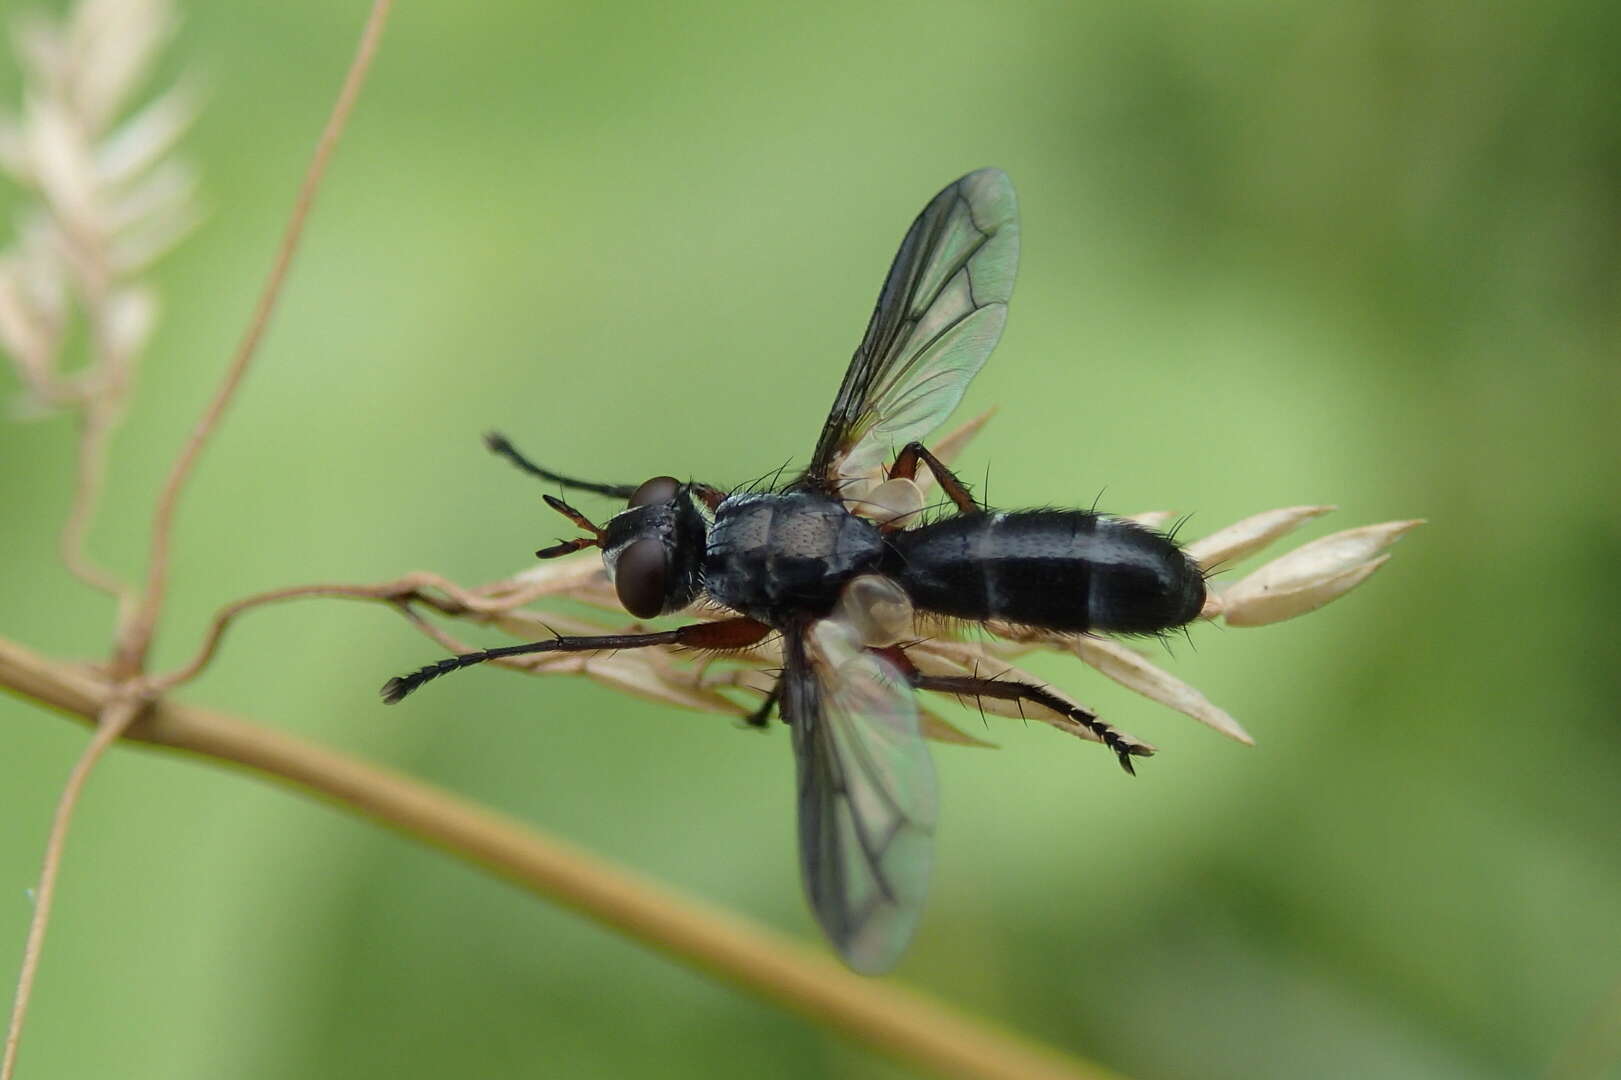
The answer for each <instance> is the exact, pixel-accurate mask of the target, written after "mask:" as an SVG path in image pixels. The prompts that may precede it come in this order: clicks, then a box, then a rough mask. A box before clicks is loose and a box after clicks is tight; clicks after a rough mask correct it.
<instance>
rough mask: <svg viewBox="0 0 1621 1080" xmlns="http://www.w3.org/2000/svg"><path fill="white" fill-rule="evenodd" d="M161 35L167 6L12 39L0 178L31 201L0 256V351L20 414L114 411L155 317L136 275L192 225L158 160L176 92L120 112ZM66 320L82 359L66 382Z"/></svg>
mask: <svg viewBox="0 0 1621 1080" xmlns="http://www.w3.org/2000/svg"><path fill="white" fill-rule="evenodd" d="M174 25H175V20H174V16H173V12H172V9H171V6H170V4H169V3H168V0H82V2H81V3H79V4H77V5H76V6H74V7H73V9H72V10H71V11H70V12H69V13H68V14H66V15H65V16H63V17H62V18H60V19H53V18H50V17H48V16H46V15H43V14H39V13H32V14H30V15H28V16H26V17H23V18H20V19H18V20H17V23H16V25H15V27H14V28H13V29H14V33H15V37H16V47H17V52H18V55H19V57H20V58H21V60H22V64H23V77H24V86H25V94H24V99H23V103H22V107H21V109H20V111H17V112H3V113H0V170H3V171H4V172H5V173H6V174H7V175H8V176H9V177H10V178H11V179H12V180H14V181H15V182H16V183H17V184H18V185H20V186H21V187H23V188H24V189H25V190H27V191H29V192H31V193H32V195H33V202H32V204H31V205H28V206H25V208H24V211H23V214H22V216H21V220H20V222H19V225H18V230H17V237H16V239H15V241H14V242H13V243H12V244H11V245H10V246H9V247H8V248H6V249H5V250H4V251H0V350H4V351H5V352H6V353H7V354H8V355H9V356H10V357H11V358H12V360H13V362H14V363H15V365H16V367H17V370H18V372H19V374H20V375H21V377H22V381H23V385H24V387H25V397H24V399H23V402H22V411H23V412H24V413H25V414H34V415H37V414H39V413H42V412H47V411H52V410H55V409H59V408H63V407H74V406H78V407H85V408H89V407H90V406H91V404H92V403H95V404H97V405H100V406H102V407H106V406H110V405H112V404H114V403H116V402H117V401H118V400H121V399H122V396H123V394H124V392H125V390H126V388H127V387H128V384H129V377H130V373H131V371H132V369H133V366H134V364H135V361H136V359H137V357H138V356H139V354H140V352H141V350H142V348H143V347H144V346H145V345H146V342H147V339H148V337H149V335H150V334H151V331H152V327H153V323H154V318H155V314H156V300H155V297H154V296H153V293H152V291H151V289H150V288H149V287H148V286H147V285H145V284H144V283H143V282H142V281H141V275H142V274H143V273H144V272H145V271H146V270H147V269H148V268H149V267H150V266H151V264H152V262H153V260H155V259H156V258H157V257H158V256H160V255H162V254H163V253H164V252H166V251H168V250H169V249H170V248H171V247H173V246H174V244H175V243H176V242H177V241H179V240H180V239H181V237H183V236H184V235H185V234H186V233H187V232H188V231H189V230H190V229H191V228H192V226H193V225H195V224H196V222H197V220H198V212H197V209H196V205H195V201H196V178H195V176H194V174H193V172H192V171H191V169H189V168H188V167H187V166H185V165H184V164H182V163H180V162H178V161H176V160H174V159H173V158H172V157H171V156H170V151H171V150H172V149H173V148H174V145H175V143H176V141H177V140H178V139H179V137H180V135H181V134H182V133H183V132H184V131H185V130H186V127H187V126H188V125H189V124H190V122H191V119H192V116H193V112H194V108H193V95H192V94H191V92H190V91H189V89H188V88H186V87H183V86H182V87H176V88H173V89H170V90H168V91H167V92H165V93H162V94H160V95H158V96H157V97H156V98H154V99H153V100H151V101H150V102H148V103H147V104H145V105H144V106H142V107H140V108H139V109H136V110H135V111H133V112H132V113H131V112H129V109H128V105H129V103H130V101H131V100H132V98H133V97H134V94H135V92H136V91H137V90H138V89H139V87H140V85H141V83H142V82H143V81H144V80H145V78H146V75H147V74H148V72H149V71H150V68H151V65H152V62H153V60H154V59H155V57H156V55H157V52H158V50H159V49H160V48H161V47H162V45H163V44H164V43H165V42H166V41H167V40H168V38H169V37H170V35H171V34H172V32H173V29H174ZM126 113H128V115H127V116H126ZM75 314H78V315H79V316H81V317H82V318H83V319H84V320H85V323H86V326H87V330H88V340H89V352H90V355H89V358H88V361H87V362H86V363H85V364H84V365H83V366H82V368H81V369H80V370H79V371H77V372H76V373H73V374H69V373H68V372H67V371H66V370H65V369H64V357H63V347H64V343H65V341H66V339H67V337H68V334H69V330H70V329H71V325H70V321H71V319H72V318H73V317H74V316H75Z"/></svg>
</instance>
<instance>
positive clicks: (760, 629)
mask: <svg viewBox="0 0 1621 1080" xmlns="http://www.w3.org/2000/svg"><path fill="white" fill-rule="evenodd" d="M770 632H771V628H770V627H769V626H767V625H765V623H761V622H755V621H754V620H753V619H745V618H736V619H721V620H719V621H717V622H707V623H694V624H693V625H691V626H678V627H676V628H675V629H674V630H661V631H659V632H657V633H653V634H604V635H601V636H598V637H554V638H550V639H548V640H546V641H531V642H529V643H527V644H524V645H504V646H502V647H501V648H499V649H482V650H480V651H478V652H470V653H463V654H462V655H460V656H448V657H446V658H445V659H443V660H440V661H437V662H435V663H432V664H427V665H424V666H423V667H420V668H418V669H417V670H415V671H413V672H411V674H409V675H400V676H398V677H396V678H393V679H390V680H388V682H386V683H384V684H383V689H382V690H381V693H382V695H383V701H384V702H386V703H387V704H389V705H393V704H394V703H395V702H397V701H399V700H400V699H402V698H404V697H405V696H406V695H407V694H409V693H411V692H412V691H413V690H415V689H416V688H417V687H419V686H421V685H422V684H423V683H425V682H428V681H430V680H432V679H437V678H438V677H439V676H441V675H448V674H450V673H451V672H452V671H460V670H461V669H462V668H464V667H471V666H473V665H474V664H482V663H484V662H485V661H486V660H497V659H500V658H501V657H505V656H529V655H531V654H534V653H549V652H601V651H603V650H608V649H645V648H647V647H649V646H652V645H676V646H681V647H684V648H688V649H746V648H748V647H749V646H750V645H754V644H756V643H757V642H759V641H760V640H761V639H763V638H764V637H765V636H766V635H767V634H769V633H770Z"/></svg>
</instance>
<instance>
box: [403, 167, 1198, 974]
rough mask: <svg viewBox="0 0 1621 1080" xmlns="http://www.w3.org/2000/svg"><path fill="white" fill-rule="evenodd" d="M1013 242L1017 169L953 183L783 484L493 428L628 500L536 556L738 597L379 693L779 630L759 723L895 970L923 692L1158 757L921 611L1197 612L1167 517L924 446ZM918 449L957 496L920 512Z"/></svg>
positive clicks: (1037, 622)
mask: <svg viewBox="0 0 1621 1080" xmlns="http://www.w3.org/2000/svg"><path fill="white" fill-rule="evenodd" d="M1018 257H1019V226H1018V212H1017V208H1016V205H1015V202H1014V196H1013V187H1012V185H1011V184H1010V183H1009V181H1008V178H1007V176H1006V175H1005V174H1003V173H1002V172H1000V171H999V170H996V169H981V170H980V171H978V172H974V173H969V174H968V175H967V176H964V177H962V178H961V179H960V180H958V181H956V182H955V183H953V184H951V185H950V186H949V187H947V188H946V189H945V190H944V191H942V192H940V193H939V194H938V195H936V196H935V197H934V198H933V200H931V201H930V202H929V205H928V206H926V207H925V208H924V209H923V212H922V213H921V214H919V215H918V217H917V220H916V221H914V222H913V223H912V227H911V229H909V230H908V231H907V233H906V237H905V239H903V240H902V241H901V247H900V251H899V252H898V253H897V254H896V256H895V261H894V264H893V265H892V266H891V267H890V269H889V276H888V277H887V278H886V279H885V280H884V285H883V290H882V291H881V292H880V293H879V295H878V304H877V307H876V308H875V309H874V311H873V314H872V320H871V321H870V322H869V323H868V325H867V332H866V335H865V336H864V337H863V338H862V340H861V345H860V347H859V348H858V349H857V350H856V353H855V358H854V359H853V360H852V361H851V363H850V368H849V370H848V371H846V372H845V375H844V383H843V384H842V385H841V386H840V387H839V392H838V396H837V397H836V398H835V399H834V402H833V411H832V412H831V413H830V414H829V416H828V418H827V422H826V424H825V425H824V426H823V428H822V434H821V437H820V438H819V439H818V440H817V443H816V450H815V452H814V453H813V454H812V456H811V461H810V465H809V467H808V468H807V469H806V470H805V472H804V473H803V474H801V475H800V476H798V477H797V478H796V479H794V480H793V481H792V482H791V483H789V484H788V485H787V486H786V487H784V488H783V489H781V490H778V491H771V492H747V493H736V494H727V493H726V492H723V491H721V490H720V489H718V488H714V487H710V486H709V485H707V484H699V483H681V482H680V481H678V480H676V479H674V478H673V477H669V476H656V477H654V478H653V479H651V480H648V481H647V482H646V483H644V484H641V485H640V486H633V485H629V484H599V483H590V482H586V481H582V480H575V479H571V478H569V477H566V476H562V475H559V474H557V473H554V472H551V471H550V470H547V469H543V468H541V467H539V466H537V465H535V464H533V463H531V462H530V461H528V460H527V459H526V458H524V457H523V456H522V455H521V454H520V453H518V451H517V450H516V449H515V448H514V447H513V446H512V445H511V444H510V443H508V442H507V441H506V439H504V438H502V437H500V436H498V435H492V436H490V437H489V440H488V442H489V446H490V449H491V450H493V451H495V452H496V453H498V454H501V455H502V456H504V457H506V458H508V459H510V460H511V461H512V462H514V463H515V464H516V465H518V466H519V467H520V468H522V469H524V470H525V471H527V472H530V473H532V474H534V475H536V476H538V477H540V478H542V479H544V480H547V481H548V482H551V483H554V484H559V485H561V486H563V487H565V488H575V489H577V490H581V491H588V492H595V493H597V494H600V495H607V496H611V497H614V498H620V499H625V500H627V508H626V509H625V510H622V511H620V512H619V513H618V514H615V515H614V516H613V517H611V518H609V519H608V521H607V523H606V524H605V525H603V526H601V527H598V526H597V525H595V524H593V523H592V522H591V521H590V520H589V519H587V518H586V517H585V515H583V514H581V513H580V512H579V511H578V510H575V509H574V508H573V507H572V506H569V505H568V504H567V503H565V502H563V501H562V500H561V499H557V498H554V497H552V496H549V495H548V496H547V497H546V501H547V503H549V504H550V505H551V506H552V508H553V509H555V510H557V511H558V512H559V513H561V514H563V515H564V516H565V517H567V518H568V519H569V520H570V521H572V522H573V523H574V524H575V525H577V526H578V527H579V528H580V529H581V530H582V531H583V532H585V533H586V534H587V535H586V536H583V537H581V538H579V539H575V540H565V541H562V542H560V543H558V544H556V545H554V546H552V547H549V548H545V549H543V550H541V551H539V552H536V554H537V555H539V556H540V557H541V558H543V559H545V558H553V557H555V556H558V555H564V554H567V553H568V552H571V551H578V550H580V549H581V548H586V547H596V548H600V549H601V550H602V557H603V562H604V563H605V564H606V565H607V570H608V574H609V576H610V577H611V578H612V579H613V582H614V586H615V590H616V591H617V593H618V596H619V599H620V602H621V603H623V604H624V606H625V610H627V611H628V612H630V613H631V614H632V615H634V616H636V617H637V618H643V619H645V618H651V617H653V616H656V615H666V614H670V613H672V612H677V611H680V610H682V609H683V608H686V607H688V606H689V605H691V604H693V603H694V602H695V601H698V600H700V599H703V600H705V601H707V602H709V603H711V604H714V605H718V606H720V607H722V608H725V609H727V610H729V611H730V612H733V613H735V614H733V616H732V617H729V618H723V619H720V620H717V621H713V622H704V623H698V624H694V625H690V626H682V627H678V628H676V629H673V630H664V631H659V632H656V633H645V634H619V635H609V636H603V637H558V638H553V639H550V640H548V641H538V642H533V643H531V644H525V645H511V646H507V647H505V648H498V649H488V650H485V651H482V652H475V653H468V654H466V655H463V656H455V657H449V658H447V659H444V660H441V661H439V662H438V663H435V664H429V665H428V666H426V667H424V668H421V669H420V670H418V671H416V672H414V673H412V674H410V675H405V676H401V677H400V678H396V679H390V680H389V681H388V683H387V684H386V685H385V686H384V687H383V691H382V693H383V698H384V700H386V701H388V702H390V703H393V702H397V701H399V700H400V699H401V698H403V697H405V696H406V695H407V694H409V693H411V691H413V690H415V689H416V688H417V687H419V686H421V685H422V684H423V683H425V682H427V681H428V680H430V679H434V678H437V677H438V676H440V675H444V674H446V673H447V672H451V671H455V670H457V669H459V668H463V667H467V666H469V665H472V664H478V663H482V662H483V661H485V660H491V659H494V658H496V657H502V656H521V655H527V654H531V653H543V652H578V651H588V650H600V649H632V648H640V647H646V646H653V645H677V646H686V647H689V648H697V649H720V650H723V649H741V648H747V647H749V646H752V645H755V644H757V643H758V642H760V641H761V640H763V639H764V638H765V637H766V636H767V635H768V634H770V633H773V632H775V633H779V634H781V636H782V651H783V669H782V676H781V679H780V680H779V682H778V683H777V686H776V688H775V689H774V690H773V691H772V693H771V695H770V696H769V697H768V698H767V699H766V701H765V702H764V704H763V705H762V706H761V708H760V709H759V710H758V711H757V712H756V713H755V716H754V718H753V719H754V722H756V723H759V724H764V723H765V722H766V720H767V718H768V716H769V713H770V709H771V707H772V705H773V704H776V705H778V706H780V708H781V710H782V716H783V719H784V720H785V721H786V722H787V724H788V726H789V727H790V729H791V730H792V733H793V745H794V756H795V758H796V760H797V762H798V772H799V851H800V867H801V869H802V871H803V876H804V883H805V891H806V893H807V894H808V896H809V898H810V904H811V907H812V909H814V911H815V913H816V917H817V919H818V920H819V921H820V922H821V924H822V928H823V929H824V930H825V931H826V932H827V935H828V937H829V938H830V939H832V941H833V944H834V945H836V946H837V947H838V950H839V952H840V953H841V954H842V955H843V956H844V959H845V960H846V961H847V962H848V963H849V964H850V966H851V967H853V968H855V969H856V970H857V971H862V972H867V973H876V972H882V971H885V970H888V969H889V968H890V967H891V966H893V965H894V963H895V961H896V960H897V959H898V958H899V956H900V954H901V951H902V950H903V949H904V948H905V946H906V944H907V942H908V941H909V940H910V939H911V937H912V933H913V931H914V930H915V929H916V927H917V922H918V916H919V914H920V913H921V911H922V907H923V897H924V893H925V891H926V889H927V886H928V877H929V867H930V861H931V848H932V843H933V836H934V828H935V820H936V797H935V780H934V767H933V765H932V764H931V762H930V760H929V756H928V752H927V749H926V747H925V744H924V741H923V736H922V735H921V733H920V731H919V726H918V711H917V706H916V704H915V702H914V701H913V697H912V691H913V690H914V689H923V690H935V691H940V692H943V693H949V694H954V695H959V696H963V697H975V696H979V697H989V698H1001V699H1007V700H1014V701H1021V702H1022V701H1029V702H1033V703H1037V704H1040V705H1044V706H1046V707H1048V708H1052V709H1056V710H1057V711H1059V712H1060V713H1063V714H1065V715H1067V716H1069V717H1070V718H1071V719H1073V720H1075V721H1076V722H1077V723H1079V724H1081V725H1083V726H1085V727H1086V728H1087V729H1089V730H1090V731H1092V732H1093V733H1094V734H1095V735H1097V736H1098V737H1099V738H1100V739H1101V740H1102V741H1103V742H1104V743H1105V744H1107V745H1108V746H1109V747H1110V748H1111V749H1112V750H1114V752H1115V754H1116V755H1117V757H1118V758H1119V761H1120V764H1121V765H1122V766H1123V767H1124V768H1125V769H1126V771H1128V772H1131V771H1132V765H1131V756H1132V755H1133V754H1146V753H1147V751H1146V749H1145V748H1144V747H1142V746H1139V745H1137V744H1134V743H1132V742H1130V741H1128V740H1125V739H1123V738H1121V736H1120V735H1119V734H1118V733H1117V732H1116V731H1115V730H1114V729H1113V728H1111V727H1110V726H1109V725H1107V724H1105V723H1103V722H1102V721H1100V720H1099V719H1098V718H1097V717H1096V716H1094V715H1093V714H1091V713H1090V712H1087V711H1086V710H1084V709H1080V708H1079V707H1077V706H1075V705H1072V704H1070V703H1068V702H1066V701H1064V700H1062V699H1061V698H1059V697H1058V696H1056V695H1054V694H1052V693H1051V692H1050V691H1048V690H1046V689H1045V688H1043V687H1040V686H1036V685H1033V684H1028V683H1021V682H1010V681H1004V680H998V679H993V678H981V677H977V676H966V675H963V676H946V675H930V674H926V673H924V672H922V671H919V670H918V669H917V667H915V666H914V665H913V664H912V663H911V662H910V661H909V660H908V659H907V655H906V651H905V648H904V645H903V643H904V642H907V641H909V640H913V637H912V635H913V629H912V622H913V620H912V616H913V613H914V612H926V613H929V614H932V615H941V616H949V617H955V618H958V619H968V620H976V621H983V620H990V619H995V620H1001V621H1004V622H1009V623H1015V624H1020V625H1024V626H1028V627H1034V628H1038V629H1042V630H1047V631H1053V632H1060V633H1076V634H1079V633H1085V632H1087V631H1104V632H1113V633H1128V634H1142V633H1156V632H1160V631H1164V630H1169V629H1172V628H1175V627H1178V626H1182V625H1184V624H1186V623H1188V622H1190V621H1191V620H1192V619H1194V618H1195V617H1196V616H1197V615H1198V614H1199V611H1200V609H1201V607H1202V606H1203V604H1204V599H1205V587H1204V578H1203V576H1202V574H1201V573H1200V571H1199V568H1198V567H1197V566H1196V565H1195V564H1194V563H1193V561H1192V560H1191V559H1189V558H1188V557H1187V556H1186V555H1185V554H1184V553H1183V552H1182V551H1181V549H1179V548H1178V547H1177V546H1176V545H1175V544H1174V543H1172V542H1171V541H1170V540H1169V539H1168V538H1166V537H1165V536H1163V535H1161V534H1160V533H1157V532H1154V531H1152V530H1149V529H1146V528H1143V527H1141V526H1139V525H1136V524H1134V523H1132V522H1130V521H1126V520H1122V519H1120V518H1114V517H1110V516H1108V515H1105V514H1099V513H1095V512H1093V511H1090V510H1019V511H1008V512H1003V511H991V510H988V509H986V508H984V507H982V506H980V505H979V504H978V503H977V502H976V501H975V500H974V498H973V496H972V495H971V494H970V493H969V492H968V490H967V488H965V487H964V486H963V484H962V483H961V482H960V481H959V480H958V479H957V478H956V476H954V475H953V474H952V473H951V471H950V470H949V469H947V468H946V467H945V466H944V465H942V464H941V463H940V462H939V461H938V460H937V459H936V458H935V457H934V455H933V454H931V453H930V452H929V451H928V449H926V448H925V447H924V445H923V444H922V443H921V442H919V441H918V440H920V439H923V438H924V437H926V436H927V435H928V434H929V433H930V432H932V431H933V430H934V429H935V427H936V426H938V425H939V423H940V422H941V421H942V420H944V419H945V417H946V415H947V414H948V413H950V412H951V410H952V409H953V408H954V407H955V406H956V405H957V403H958V401H959V400H961V398H962V396H963V392H964V390H965V389H966V388H967V385H968V382H969V380H970V379H972V378H973V377H974V375H975V373H976V372H978V371H979V369H980V367H981V365H983V364H984V362H985V359H986V357H987V356H989V355H990V352H991V350H992V349H993V348H994V347H995V345H996V342H997V339H998V338H999V337H1000V336H1001V334H1002V326H1003V324H1004V323H1005V322H1006V320H1007V302H1008V297H1009V296H1010V295H1011V293H1012V291H1013V278H1014V273H1015V270H1016V268H1017V265H1018ZM897 446H899V447H901V450H900V452H899V453H898V454H896V455H895V456H894V460H893V462H892V464H891V465H890V467H889V468H888V470H887V477H888V479H887V480H885V481H884V482H883V483H878V481H877V473H878V470H879V467H880V466H881V465H882V464H883V462H884V461H885V459H886V458H888V457H889V455H890V453H891V451H892V449H893V448H894V447H897ZM920 467H926V468H927V469H928V470H929V471H930V473H931V474H932V475H933V476H934V479H935V480H936V481H937V482H938V484H939V486H940V488H941V490H942V491H943V492H944V494H945V495H946V497H947V498H948V499H949V500H950V502H951V504H952V505H953V506H954V507H955V510H956V513H954V514H952V515H950V516H947V517H944V518H940V519H938V520H934V521H931V522H928V523H926V524H916V520H917V513H916V511H917V510H919V509H921V506H922V500H921V497H920V496H919V495H918V489H917V487H916V485H915V483H914V482H913V481H914V479H915V477H916V476H917V471H918V469H919V468H920ZM886 508H887V509H886Z"/></svg>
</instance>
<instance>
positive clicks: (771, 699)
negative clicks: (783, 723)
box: [743, 679, 782, 731]
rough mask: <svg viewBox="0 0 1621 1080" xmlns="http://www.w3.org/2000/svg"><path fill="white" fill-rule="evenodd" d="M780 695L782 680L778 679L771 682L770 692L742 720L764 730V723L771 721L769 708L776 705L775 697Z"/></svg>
mask: <svg viewBox="0 0 1621 1080" xmlns="http://www.w3.org/2000/svg"><path fill="white" fill-rule="evenodd" d="M781 696H782V680H781V679H778V680H777V681H776V682H775V683H774V684H772V687H771V692H770V693H769V694H767V695H766V696H765V700H764V701H762V702H760V707H759V708H757V709H755V710H754V711H753V712H751V713H749V715H747V716H745V717H744V718H743V722H744V723H745V724H747V725H748V726H749V727H752V728H759V729H760V730H761V731H764V730H765V728H766V725H767V724H769V723H771V710H772V709H774V708H775V707H776V705H777V699H778V698H780V697H781Z"/></svg>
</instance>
